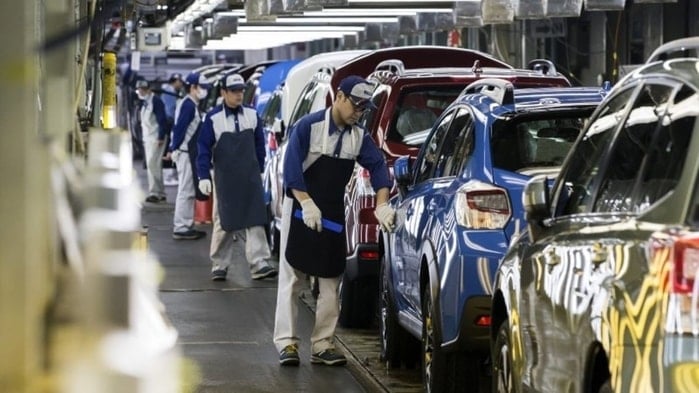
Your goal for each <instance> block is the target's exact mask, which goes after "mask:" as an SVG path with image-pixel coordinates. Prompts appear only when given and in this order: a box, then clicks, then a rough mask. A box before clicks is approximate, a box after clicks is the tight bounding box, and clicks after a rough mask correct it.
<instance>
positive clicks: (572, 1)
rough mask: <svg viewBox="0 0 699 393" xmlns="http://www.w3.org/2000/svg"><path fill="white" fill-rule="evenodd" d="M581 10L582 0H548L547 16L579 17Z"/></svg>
mask: <svg viewBox="0 0 699 393" xmlns="http://www.w3.org/2000/svg"><path fill="white" fill-rule="evenodd" d="M580 12H582V0H548V1H546V16H547V17H549V18H569V17H576V18H577V17H579V16H580Z"/></svg>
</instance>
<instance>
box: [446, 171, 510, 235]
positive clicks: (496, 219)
mask: <svg viewBox="0 0 699 393" xmlns="http://www.w3.org/2000/svg"><path fill="white" fill-rule="evenodd" d="M454 209H455V213H456V222H457V223H458V224H459V225H462V226H464V227H466V228H469V229H501V228H504V227H505V225H506V224H507V221H508V220H509V219H510V217H511V216H512V209H511V208H510V199H509V198H508V196H507V192H506V191H505V190H503V189H501V188H497V187H493V186H492V185H491V184H486V183H481V182H475V181H474V182H468V183H466V184H464V185H463V186H462V187H461V188H460V189H459V191H457V193H456V201H455V204H454Z"/></svg>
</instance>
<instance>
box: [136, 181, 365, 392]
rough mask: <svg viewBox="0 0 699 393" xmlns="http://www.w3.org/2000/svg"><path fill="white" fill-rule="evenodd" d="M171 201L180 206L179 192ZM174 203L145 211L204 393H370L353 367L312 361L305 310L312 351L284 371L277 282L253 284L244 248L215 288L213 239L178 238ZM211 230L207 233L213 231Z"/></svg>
mask: <svg viewBox="0 0 699 393" xmlns="http://www.w3.org/2000/svg"><path fill="white" fill-rule="evenodd" d="M167 188H168V193H169V195H168V201H172V200H174V195H173V193H174V189H175V188H174V187H167ZM172 209H173V204H172V203H166V204H159V205H151V204H146V205H145V206H144V208H143V223H144V225H148V239H149V247H150V249H151V250H152V251H153V252H155V253H156V254H157V255H158V256H159V259H160V262H161V264H162V265H163V267H164V269H165V278H164V281H163V283H162V285H161V289H160V298H161V300H162V302H163V303H164V305H165V308H166V313H167V315H168V317H169V318H170V320H171V322H172V324H173V325H174V326H175V327H176V329H177V330H178V332H179V334H180V344H181V347H182V349H183V353H184V355H185V356H186V357H188V358H190V359H192V360H194V361H195V362H196V363H197V364H198V367H199V369H200V375H201V380H200V383H199V387H198V390H196V391H197V392H202V393H204V392H207V393H208V392H211V393H215V392H226V393H229V392H245V393H257V392H278V391H284V392H308V393H313V392H319V393H320V392H328V391H333V392H348V393H350V392H369V390H367V389H366V388H364V387H363V386H362V385H361V384H360V382H359V380H358V379H356V378H355V377H354V376H353V375H352V373H351V372H350V370H349V367H324V366H317V365H311V364H310V363H309V358H310V353H309V345H308V337H309V336H310V331H311V324H312V319H313V313H312V312H311V310H309V308H308V307H300V310H299V321H298V324H299V325H298V326H299V330H300V334H301V337H302V339H305V343H306V345H305V346H304V345H302V346H301V348H300V354H301V360H302V363H301V366H300V367H298V368H296V367H292V368H282V367H280V366H279V362H278V360H279V358H278V354H277V351H276V349H275V348H274V345H273V343H272V330H273V326H274V308H275V302H276V292H277V291H276V279H267V280H262V281H252V280H251V279H250V274H249V271H248V269H247V264H245V263H244V252H243V249H242V243H238V244H237V252H238V255H239V256H240V259H239V261H237V262H240V263H237V264H236V265H235V266H234V267H232V268H231V270H230V271H229V280H228V281H225V282H212V281H211V279H210V265H209V259H208V249H209V242H210V240H211V237H210V236H207V237H206V238H203V239H200V240H194V241H191V240H179V241H176V240H173V239H172V238H171V232H172ZM210 227H211V225H207V226H202V227H201V229H203V230H206V231H207V232H209V233H210V230H211V228H210Z"/></svg>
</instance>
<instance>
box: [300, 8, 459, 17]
mask: <svg viewBox="0 0 699 393" xmlns="http://www.w3.org/2000/svg"><path fill="white" fill-rule="evenodd" d="M451 11H452V9H451V8H384V9H382V8H326V9H324V10H323V11H304V12H303V15H304V16H317V17H323V16H364V17H367V16H412V15H417V13H418V12H451Z"/></svg>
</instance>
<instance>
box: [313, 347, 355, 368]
mask: <svg viewBox="0 0 699 393" xmlns="http://www.w3.org/2000/svg"><path fill="white" fill-rule="evenodd" d="M311 363H313V364H324V365H326V366H342V365H344V364H345V363H347V358H346V357H345V355H343V354H341V353H338V352H336V351H335V350H334V349H333V348H328V349H326V350H324V351H320V352H316V353H314V354H313V355H311Z"/></svg>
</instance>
